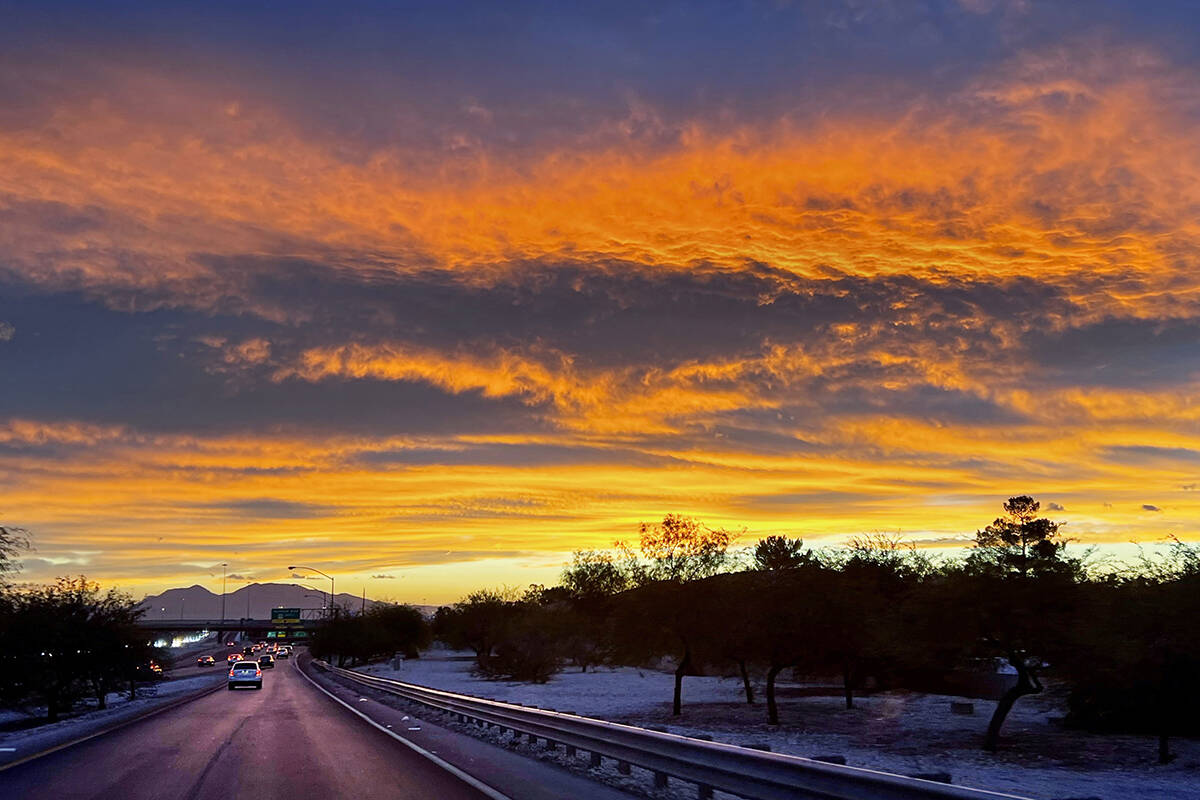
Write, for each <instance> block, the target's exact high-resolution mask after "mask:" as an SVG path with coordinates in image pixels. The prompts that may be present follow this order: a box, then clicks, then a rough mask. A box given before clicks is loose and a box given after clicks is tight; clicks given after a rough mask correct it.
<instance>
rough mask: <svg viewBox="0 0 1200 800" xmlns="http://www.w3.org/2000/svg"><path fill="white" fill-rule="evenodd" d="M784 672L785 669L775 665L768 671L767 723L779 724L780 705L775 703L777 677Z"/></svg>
mask: <svg viewBox="0 0 1200 800" xmlns="http://www.w3.org/2000/svg"><path fill="white" fill-rule="evenodd" d="M781 671H783V667H781V666H780V667H777V666H775V665H774V664H772V665H771V668H770V669H769V670H767V722H770V723H771V724H772V725H778V724H779V705H778V704H777V703H776V702H775V677H776V676H777V675H778V674H779V673H780V672H781Z"/></svg>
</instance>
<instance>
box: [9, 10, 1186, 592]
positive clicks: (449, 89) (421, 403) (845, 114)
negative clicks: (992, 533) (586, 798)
mask: <svg viewBox="0 0 1200 800" xmlns="http://www.w3.org/2000/svg"><path fill="white" fill-rule="evenodd" d="M243 5H244V4H240V3H220V2H213V3H204V4H195V3H188V4H171V3H161V4H155V6H154V7H153V8H146V7H143V6H145V4H142V3H128V4H125V3H115V2H103V3H97V2H87V3H57V2H52V1H51V2H43V3H37V4H29V3H10V2H7V0H0V15H2V17H3V18H4V19H5V21H6V22H5V25H4V26H3V28H0V375H2V376H3V391H2V392H0V524H5V525H14V526H20V527H23V528H26V529H28V530H29V531H30V532H31V533H32V534H33V538H34V543H35V546H36V550H35V551H34V552H31V553H30V554H28V556H27V557H26V558H25V559H24V562H25V570H24V573H23V577H24V578H25V579H27V580H38V581H40V580H48V579H51V578H53V577H54V576H56V575H62V574H80V573H83V574H86V575H88V576H89V577H90V578H93V579H96V580H100V581H102V582H105V583H107V584H116V585H120V586H123V587H125V588H127V589H128V590H130V591H131V592H134V593H136V594H141V593H144V592H156V591H159V590H161V589H163V588H166V587H169V586H187V585H191V584H193V583H200V584H203V585H205V586H207V587H208V588H210V589H213V590H214V591H215V590H216V589H217V587H218V586H219V583H220V573H221V568H220V566H219V565H220V564H222V563H226V564H228V565H229V567H228V571H229V572H230V573H231V574H234V575H236V576H237V578H236V579H235V580H239V581H255V580H257V581H271V580H280V581H282V580H287V579H288V571H287V569H286V567H287V565H290V564H296V563H300V564H303V565H310V566H313V567H316V568H318V569H320V570H323V571H325V572H328V573H331V574H333V575H335V576H336V577H337V579H338V589H339V590H345V591H355V592H357V591H361V590H362V589H363V588H364V587H365V589H366V591H367V594H368V595H369V596H373V597H385V598H392V599H399V600H407V601H411V602H428V603H442V602H450V601H452V600H454V599H456V598H457V597H459V596H461V595H462V594H464V593H465V592H467V591H469V590H471V589H474V588H478V587H480V586H498V585H501V584H507V585H510V586H523V585H525V584H528V583H531V582H544V583H552V582H554V581H555V580H556V577H557V575H558V573H559V571H560V569H561V567H562V565H563V563H564V562H565V561H566V560H568V559H569V557H570V553H571V552H572V551H574V550H579V549H588V548H602V547H606V546H609V545H611V544H612V542H614V541H615V540H632V539H635V538H636V528H637V523H638V522H640V521H653V520H656V519H661V518H662V517H663V516H664V515H666V514H668V513H682V514H688V515H692V516H695V517H697V518H698V519H700V520H702V521H703V522H705V523H707V524H709V525H712V526H720V527H728V528H732V529H735V530H738V531H742V530H743V529H744V533H743V534H742V536H741V539H740V542H741V543H743V544H752V543H753V541H754V540H755V539H757V538H759V537H761V536H764V535H768V534H786V535H789V536H801V537H803V538H804V539H805V541H806V542H808V543H810V544H813V545H817V546H824V545H837V544H838V543H840V542H844V541H846V540H847V538H848V537H853V536H856V535H861V534H864V533H872V532H886V533H890V534H899V535H901V536H903V537H905V538H906V540H908V541H911V542H913V543H915V544H917V545H918V546H925V547H932V548H942V549H945V548H957V547H960V546H962V544H963V543H964V542H967V541H969V540H970V538H971V536H972V534H973V533H974V531H975V530H977V529H979V528H981V527H983V526H984V525H986V524H987V523H988V522H990V521H991V520H992V519H993V518H995V517H996V516H998V515H999V514H1000V512H1001V504H1002V502H1003V501H1004V499H1006V498H1007V497H1010V496H1013V495H1017V494H1030V495H1033V496H1035V497H1036V498H1038V499H1039V500H1041V502H1042V504H1043V506H1042V507H1043V510H1044V511H1045V512H1047V513H1048V514H1050V515H1051V516H1052V517H1053V518H1054V519H1056V520H1059V521H1061V522H1064V523H1065V524H1066V527H1065V528H1064V531H1065V533H1066V534H1067V535H1069V536H1071V537H1073V538H1074V539H1076V540H1078V543H1079V544H1080V545H1081V546H1086V545H1090V544H1096V545H1100V546H1101V547H1102V548H1118V549H1119V547H1120V546H1124V547H1128V544H1127V543H1130V542H1139V543H1144V544H1146V545H1150V546H1152V545H1153V544H1154V543H1161V542H1162V541H1164V540H1165V539H1166V537H1168V536H1171V535H1174V536H1178V537H1179V538H1181V539H1183V540H1186V541H1191V540H1196V539H1200V399H1198V398H1200V145H1198V144H1197V142H1200V136H1198V132H1200V126H1198V122H1200V42H1198V41H1197V34H1196V31H1198V30H1200V6H1198V5H1197V4H1195V3H1193V2H1169V1H1168V0H1163V1H1161V2H1155V3H1144V2H1115V1H1113V2H1095V3H1086V4H1084V3H1078V2H1073V1H1070V2H1068V1H1063V2H1057V1H1055V0H923V1H921V2H917V1H914V2H901V1H900V0H841V2H838V1H837V0H829V1H828V2H820V3H817V2H711V3H704V2H698V3H671V2H663V3H645V2H632V3H604V4H573V3H551V2H546V3H536V2H521V1H520V0H514V1H513V2H505V3H495V2H480V3H462V2H458V3H455V2H438V3H428V4H397V3H391V2H388V3H377V4H376V3H357V2H343V3H338V4H316V3H314V4H307V3H303V2H289V3H268V4H259V6H258V8H255V9H247V8H243V7H242V6H243ZM1114 552H1115V550H1114ZM318 579H319V576H318Z"/></svg>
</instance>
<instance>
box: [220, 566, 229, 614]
mask: <svg viewBox="0 0 1200 800" xmlns="http://www.w3.org/2000/svg"><path fill="white" fill-rule="evenodd" d="M228 566H229V565H228V564H222V565H221V622H224V621H225V568H226V567H228Z"/></svg>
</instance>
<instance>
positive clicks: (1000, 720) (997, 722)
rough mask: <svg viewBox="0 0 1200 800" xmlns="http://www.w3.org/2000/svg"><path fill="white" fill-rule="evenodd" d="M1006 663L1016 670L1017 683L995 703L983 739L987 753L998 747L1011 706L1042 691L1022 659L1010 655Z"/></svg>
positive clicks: (1038, 682)
mask: <svg viewBox="0 0 1200 800" xmlns="http://www.w3.org/2000/svg"><path fill="white" fill-rule="evenodd" d="M1008 663H1009V664H1012V665H1013V666H1014V667H1016V669H1017V683H1016V685H1015V686H1013V687H1012V688H1011V689H1009V690H1008V691H1007V692H1005V693H1004V694H1003V695H1002V696H1001V697H1000V701H999V702H998V703H996V710H995V712H994V713H993V714H992V719H991V721H990V722H989V723H988V728H987V734H986V735H985V736H984V737H983V749H984V750H987V751H989V752H995V751H996V748H997V747H998V746H999V744H1000V727H1001V726H1002V725H1003V724H1004V720H1005V718H1006V717H1008V712H1010V711H1012V707H1013V705H1014V704H1015V703H1016V702H1017V701H1018V700H1019V699H1021V698H1022V697H1024V696H1025V695H1027V694H1037V693H1039V692H1040V691H1042V684H1041V682H1040V681H1039V680H1038V678H1037V675H1036V674H1034V672H1033V671H1032V670H1030V669H1029V667H1027V666H1026V665H1025V660H1024V659H1023V658H1017V657H1016V656H1015V655H1011V654H1010V655H1009V657H1008Z"/></svg>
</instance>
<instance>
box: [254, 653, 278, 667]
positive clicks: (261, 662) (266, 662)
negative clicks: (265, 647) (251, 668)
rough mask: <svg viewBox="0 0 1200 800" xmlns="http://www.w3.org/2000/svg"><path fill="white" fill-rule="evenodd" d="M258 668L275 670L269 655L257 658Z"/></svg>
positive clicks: (273, 661)
mask: <svg viewBox="0 0 1200 800" xmlns="http://www.w3.org/2000/svg"><path fill="white" fill-rule="evenodd" d="M258 666H259V667H261V668H262V669H275V658H274V657H273V656H272V655H271V654H270V653H263V654H262V655H261V656H259V657H258Z"/></svg>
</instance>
